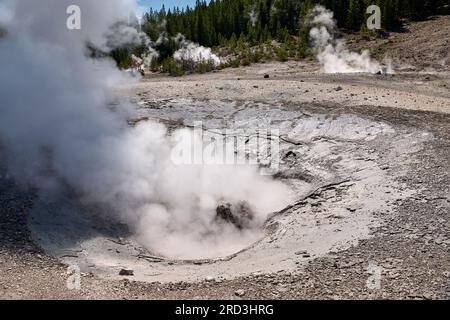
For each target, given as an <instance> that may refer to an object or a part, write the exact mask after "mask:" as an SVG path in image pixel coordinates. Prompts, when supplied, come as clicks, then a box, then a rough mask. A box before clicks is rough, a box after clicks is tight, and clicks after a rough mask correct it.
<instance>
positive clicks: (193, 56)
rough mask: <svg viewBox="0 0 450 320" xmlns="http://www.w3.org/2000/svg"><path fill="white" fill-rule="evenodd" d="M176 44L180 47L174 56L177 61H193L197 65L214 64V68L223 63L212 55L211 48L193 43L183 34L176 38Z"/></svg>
mask: <svg viewBox="0 0 450 320" xmlns="http://www.w3.org/2000/svg"><path fill="white" fill-rule="evenodd" d="M175 42H176V43H177V44H178V46H179V47H180V49H178V50H177V51H176V52H175V53H174V55H173V58H174V59H175V60H178V61H192V62H195V63H201V62H212V63H213V64H214V66H218V65H220V63H221V60H220V58H219V57H218V56H217V55H215V54H214V53H212V51H211V49H210V48H206V47H203V46H200V45H199V44H196V43H193V42H192V41H189V40H187V39H186V38H185V37H184V36H183V35H181V34H178V35H177V36H176V37H175Z"/></svg>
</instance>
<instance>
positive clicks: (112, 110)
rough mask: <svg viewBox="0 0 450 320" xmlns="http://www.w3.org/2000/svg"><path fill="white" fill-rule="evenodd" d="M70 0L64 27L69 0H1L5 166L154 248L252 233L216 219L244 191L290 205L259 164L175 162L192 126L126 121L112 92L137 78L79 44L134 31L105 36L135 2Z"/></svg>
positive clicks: (261, 205)
mask: <svg viewBox="0 0 450 320" xmlns="http://www.w3.org/2000/svg"><path fill="white" fill-rule="evenodd" d="M75 2H77V4H78V5H79V6H80V7H81V8H82V17H83V20H82V29H81V30H77V31H69V30H67V29H66V28H65V22H66V19H67V16H66V14H65V12H66V8H67V6H69V5H72V4H74V0H45V5H42V3H41V1H28V0H14V1H11V0H0V8H1V9H2V10H0V12H1V15H0V24H3V25H4V26H5V27H6V28H7V30H8V33H7V34H6V36H4V37H3V38H1V39H0V61H2V72H1V73H0V144H1V145H2V146H3V147H4V149H2V150H6V152H5V154H2V155H1V156H2V158H6V159H7V161H8V170H9V172H10V173H11V174H12V175H13V176H14V177H15V178H16V180H17V181H19V182H22V183H24V184H26V185H33V186H37V187H38V188H39V189H40V190H41V192H42V194H45V195H47V196H52V197H57V196H58V193H59V192H66V191H67V190H69V189H70V190H74V191H75V194H77V195H79V197H80V198H81V200H82V201H83V202H85V203H88V204H95V205H96V206H98V207H102V208H103V209H104V211H106V212H109V213H110V214H111V215H113V216H114V217H116V218H118V219H122V220H124V221H125V222H126V223H127V224H128V225H129V226H130V228H131V230H133V231H134V232H135V233H136V236H137V237H138V238H139V239H140V240H141V241H142V242H143V243H144V244H145V245H146V246H147V247H148V248H149V249H150V250H152V251H153V252H154V253H156V254H164V255H168V256H171V257H176V258H198V257H205V256H216V255H225V254H229V253H231V252H233V251H234V250H236V249H241V248H242V245H243V244H248V243H249V242H251V241H254V240H255V239H256V238H257V237H258V236H259V234H258V233H257V232H256V231H253V230H247V231H245V230H237V229H236V228H234V227H233V226H231V225H222V224H218V223H216V222H215V220H214V219H215V217H216V208H217V206H218V205H220V204H222V203H231V204H236V203H238V202H240V201H243V200H245V201H247V203H248V206H250V208H251V209H252V211H253V213H254V214H255V220H256V221H263V220H264V219H265V218H266V216H267V214H269V213H270V212H273V211H276V210H279V209H281V208H282V207H283V206H284V205H286V204H287V203H286V201H287V200H286V199H287V196H286V195H287V194H288V190H287V188H286V187H285V186H284V185H282V184H281V183H278V182H275V181H273V180H271V179H269V178H267V177H263V176H260V175H259V174H258V168H257V167H255V166H219V165H204V166H202V165H197V166H195V165H184V166H177V165H175V164H174V162H173V161H172V160H171V153H172V150H173V148H174V146H175V145H177V143H179V141H180V139H179V137H180V136H181V137H182V136H184V135H188V134H190V131H189V130H181V131H178V132H176V133H175V134H174V135H173V136H170V135H168V133H167V129H166V128H165V127H164V126H163V125H161V124H157V123H152V122H145V123H140V124H138V125H136V126H135V127H130V126H129V125H128V123H127V119H128V117H129V115H130V113H131V112H132V110H133V106H132V105H130V104H129V103H127V102H122V103H121V104H120V105H117V103H116V102H117V101H116V100H117V99H115V98H114V97H113V94H112V91H113V89H114V88H115V87H116V86H118V85H121V84H124V83H129V82H130V81H133V80H132V79H131V78H129V77H128V76H127V75H126V74H125V73H121V72H119V71H118V70H117V69H116V68H115V65H114V63H113V62H112V61H110V60H108V59H104V60H92V59H90V58H88V57H87V56H88V55H87V52H86V42H89V43H91V44H93V45H94V46H96V47H98V48H107V47H111V46H113V43H114V44H116V43H123V41H124V40H127V41H134V40H136V39H137V38H135V34H134V32H131V34H130V32H129V31H130V30H120V31H121V33H120V37H118V39H119V40H118V41H116V40H117V39H115V40H114V41H115V42H114V41H111V37H108V32H110V30H111V29H110V28H111V27H114V26H116V27H117V26H118V24H117V23H120V22H123V21H127V18H128V17H127V16H128V14H129V12H130V11H133V10H134V9H135V3H134V0H109V1H108V4H107V5H105V4H104V3H103V2H100V1H91V0H77V1H75ZM5 8H6V9H7V10H5V11H4V10H3V9H5ZM5 12H6V13H5ZM119 25H120V24H119ZM138 36H139V35H138ZM128 37H129V39H128ZM181 140H183V139H181ZM188 147H190V146H188Z"/></svg>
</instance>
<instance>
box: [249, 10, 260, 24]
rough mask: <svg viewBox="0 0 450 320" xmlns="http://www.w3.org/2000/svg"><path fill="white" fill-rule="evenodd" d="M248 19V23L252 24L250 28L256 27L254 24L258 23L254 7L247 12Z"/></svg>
mask: <svg viewBox="0 0 450 320" xmlns="http://www.w3.org/2000/svg"><path fill="white" fill-rule="evenodd" d="M248 17H249V19H250V23H251V24H252V26H253V27H254V26H256V24H257V23H258V13H257V12H256V11H255V8H254V7H251V8H250V10H249V12H248Z"/></svg>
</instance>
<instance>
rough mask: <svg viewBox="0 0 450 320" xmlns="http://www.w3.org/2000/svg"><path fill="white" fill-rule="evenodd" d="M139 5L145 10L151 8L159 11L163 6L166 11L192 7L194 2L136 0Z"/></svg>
mask: <svg viewBox="0 0 450 320" xmlns="http://www.w3.org/2000/svg"><path fill="white" fill-rule="evenodd" d="M138 2H139V4H140V5H141V6H143V7H145V8H146V9H147V10H148V9H150V7H152V8H153V9H160V8H161V7H162V5H163V4H164V5H165V6H166V9H169V8H173V7H174V6H175V7H177V6H178V7H180V8H182V7H185V6H187V5H189V6H190V7H193V6H194V5H195V0H138Z"/></svg>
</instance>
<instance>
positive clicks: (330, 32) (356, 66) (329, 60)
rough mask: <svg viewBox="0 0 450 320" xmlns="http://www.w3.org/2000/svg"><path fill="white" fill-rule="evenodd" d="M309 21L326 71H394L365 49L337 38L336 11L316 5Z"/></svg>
mask: <svg viewBox="0 0 450 320" xmlns="http://www.w3.org/2000/svg"><path fill="white" fill-rule="evenodd" d="M309 23H310V25H311V26H312V27H313V28H312V29H311V31H310V38H311V40H312V42H313V45H314V49H315V51H316V54H317V58H318V60H319V62H320V64H321V65H322V70H323V72H325V73H357V72H367V73H379V72H382V73H392V72H393V71H392V68H391V67H390V66H387V67H385V66H382V65H381V64H380V63H378V62H377V61H375V60H373V59H372V58H371V57H370V52H369V51H368V50H364V51H363V52H362V53H361V54H359V53H356V52H351V51H349V50H348V49H347V47H346V44H345V41H344V40H342V39H335V36H334V33H335V31H336V21H335V20H334V13H333V12H332V11H330V10H328V9H326V8H324V7H323V6H320V5H316V6H315V7H314V8H313V9H312V10H311V11H310V13H309Z"/></svg>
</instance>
